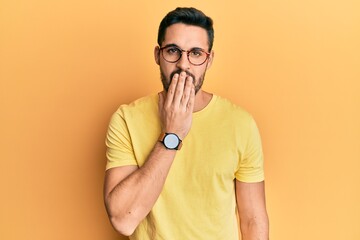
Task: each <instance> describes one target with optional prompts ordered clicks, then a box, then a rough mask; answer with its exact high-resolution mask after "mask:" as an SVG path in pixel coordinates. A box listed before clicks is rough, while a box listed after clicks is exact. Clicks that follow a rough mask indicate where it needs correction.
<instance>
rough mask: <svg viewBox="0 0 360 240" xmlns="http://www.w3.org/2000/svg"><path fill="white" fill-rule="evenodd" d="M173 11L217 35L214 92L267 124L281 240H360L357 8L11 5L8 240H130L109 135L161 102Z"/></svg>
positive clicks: (0, 81)
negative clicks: (112, 175)
mask: <svg viewBox="0 0 360 240" xmlns="http://www.w3.org/2000/svg"><path fill="white" fill-rule="evenodd" d="M176 6H194V7H197V8H199V9H201V10H203V11H204V12H205V13H206V14H208V15H210V16H211V17H212V18H213V20H214V22H215V25H214V27H215V43H214V51H215V59H214V63H213V66H212V68H211V69H210V70H209V71H208V73H207V75H206V80H205V84H204V89H206V90H208V91H210V92H214V93H216V94H218V95H221V96H223V97H226V98H229V99H230V100H232V101H233V102H235V103H237V104H238V105H241V106H242V107H244V108H245V109H246V110H247V111H249V112H250V113H251V114H252V115H253V116H254V117H255V119H256V121H257V123H258V126H259V129H260V132H261V135H262V140H263V148H264V154H265V174H266V192H267V207H268V212H269V217H270V236H271V239H273V240H290V239H291V240H304V239H311V240H319V239H326V240H339V239H341V240H358V239H360V228H359V226H360V173H359V170H360V127H359V125H360V124H359V123H360V97H359V96H360V94H359V92H360V83H359V81H360V46H359V45H360V14H359V13H360V2H359V1H358V0H342V1H340V0H338V1H336V0H328V1H325V0H311V1H307V0H306V1H300V0H293V1H288V0H276V1H235V0H233V1H211V0H207V1H181V2H180V1H174V0H169V1H160V0H153V1H119V0H101V1H100V0H98V1H96V0H88V1H84V0H78V1H72V0H62V1H48V0H32V1H25V0H17V1H13V0H1V1H0V148H1V150H0V194H1V198H0V239H4V240H20V239H36V240H49V239H52V240H57V239H87V240H97V239H101V240H103V239H107V240H115V239H119V240H120V239H121V240H122V239H126V238H122V237H120V236H119V235H118V234H117V233H116V232H115V231H114V230H113V229H112V227H111V225H110V224H109V221H108V219H107V216H106V213H105V208H104V205H103V200H102V185H103V177H104V167H105V161H106V160H105V145H104V139H105V133H106V129H107V124H108V122H109V118H110V116H111V114H112V113H113V112H114V111H115V110H116V109H117V107H118V106H119V105H120V104H123V103H129V102H131V101H133V100H135V99H137V98H139V97H141V96H144V95H149V94H153V93H156V92H158V91H160V90H161V84H160V80H159V76H160V75H159V69H158V66H157V65H156V64H155V61H154V58H153V49H154V47H155V46H156V37H157V28H158V25H159V23H160V21H161V19H162V18H163V16H164V15H165V14H166V13H167V12H169V11H170V10H173V9H174V8H175V7H176ZM219 141H221V139H219ZM174 239H177V238H176V236H174Z"/></svg>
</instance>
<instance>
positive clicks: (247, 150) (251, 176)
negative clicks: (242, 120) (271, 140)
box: [235, 117, 264, 183]
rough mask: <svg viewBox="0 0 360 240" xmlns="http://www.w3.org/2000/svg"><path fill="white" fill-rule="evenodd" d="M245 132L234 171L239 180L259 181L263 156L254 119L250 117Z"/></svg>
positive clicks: (262, 173)
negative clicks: (241, 150)
mask: <svg viewBox="0 0 360 240" xmlns="http://www.w3.org/2000/svg"><path fill="white" fill-rule="evenodd" d="M246 132H247V134H246V135H245V136H244V137H245V138H246V139H244V142H245V145H244V148H243V151H244V152H243V153H242V156H241V159H240V161H239V165H238V169H237V171H236V173H235V177H236V179H237V180H239V181H241V182H249V183H250V182H261V181H263V180H264V157H263V151H262V144H261V137H260V133H259V130H258V128H257V125H256V123H255V120H254V119H253V118H252V117H251V118H250V121H249V124H248V129H247V131H246Z"/></svg>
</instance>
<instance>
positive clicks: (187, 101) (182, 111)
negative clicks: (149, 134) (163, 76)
mask: <svg viewBox="0 0 360 240" xmlns="http://www.w3.org/2000/svg"><path fill="white" fill-rule="evenodd" d="M194 103H195V87H194V84H193V79H192V77H191V76H188V77H187V76H186V73H185V72H181V73H180V75H179V74H175V75H174V76H173V79H172V81H171V84H170V86H169V89H168V92H163V93H160V94H159V114H160V121H161V124H162V130H163V132H167V133H175V134H177V135H178V136H179V138H180V139H184V138H185V137H186V135H187V134H188V133H189V131H190V128H191V123H192V113H193V110H194Z"/></svg>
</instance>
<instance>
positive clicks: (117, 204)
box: [104, 73, 195, 236]
mask: <svg viewBox="0 0 360 240" xmlns="http://www.w3.org/2000/svg"><path fill="white" fill-rule="evenodd" d="M194 101H195V90H194V85H193V83H192V79H191V77H188V78H187V79H186V74H185V73H182V74H180V76H179V75H178V74H175V75H174V77H173V79H172V82H171V84H170V87H169V90H168V93H167V94H166V95H165V93H163V94H160V95H159V114H160V121H161V123H162V131H164V132H172V133H176V134H177V135H178V136H179V137H180V138H181V139H184V138H185V136H186V135H187V134H188V132H189V130H190V127H191V122H192V111H193V108H194ZM159 134H160V133H159ZM175 155H176V151H174V150H168V149H166V148H165V147H164V146H163V144H162V143H160V142H156V143H155V144H154V148H153V150H152V152H151V153H150V154H149V156H148V158H147V160H146V162H145V164H144V165H143V166H141V167H140V168H138V167H137V166H123V167H117V168H113V169H109V170H108V171H107V172H106V176H105V183H104V201H105V206H106V209H107V212H108V215H109V219H110V221H111V223H112V225H113V226H114V228H115V229H116V230H117V231H118V232H120V233H121V234H123V235H126V236H129V235H131V234H132V233H133V232H134V230H135V229H136V227H137V226H138V224H139V223H140V222H141V221H142V219H144V218H145V217H146V215H147V214H148V213H149V212H150V210H151V209H152V207H153V206H154V204H155V202H156V200H157V198H158V197H159V195H160V193H161V191H162V188H163V186H164V183H165V180H166V177H167V175H168V172H169V170H170V167H171V165H172V162H173V161H174V158H175Z"/></svg>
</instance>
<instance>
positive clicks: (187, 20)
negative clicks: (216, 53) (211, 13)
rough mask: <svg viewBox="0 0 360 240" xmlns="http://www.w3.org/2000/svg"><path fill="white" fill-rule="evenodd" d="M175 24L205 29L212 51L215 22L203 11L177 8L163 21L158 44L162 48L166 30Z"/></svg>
mask: <svg viewBox="0 0 360 240" xmlns="http://www.w3.org/2000/svg"><path fill="white" fill-rule="evenodd" d="M175 23H184V24H187V25H193V26H198V27H201V28H204V29H205V30H206V32H207V35H208V43H209V51H211V49H212V46H213V43H214V28H213V20H212V19H211V18H210V17H208V16H206V15H205V14H204V13H203V12H202V11H200V10H198V9H196V8H192V7H191V8H180V7H178V8H176V9H175V10H173V11H171V12H169V13H168V14H167V15H166V16H165V17H164V18H163V20H162V21H161V23H160V26H159V32H158V39H157V41H158V44H159V46H161V43H162V42H163V41H164V39H165V32H166V28H167V27H169V26H171V25H173V24H175Z"/></svg>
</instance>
